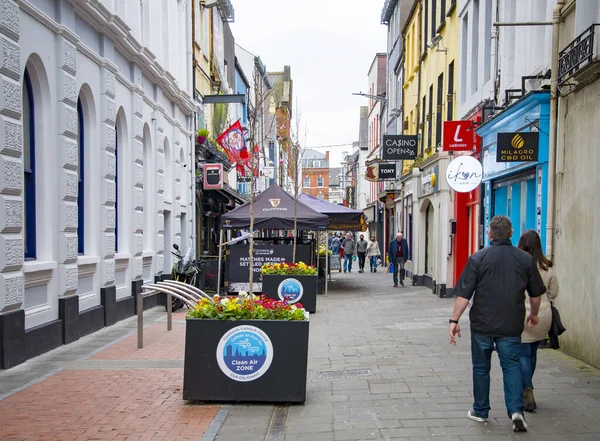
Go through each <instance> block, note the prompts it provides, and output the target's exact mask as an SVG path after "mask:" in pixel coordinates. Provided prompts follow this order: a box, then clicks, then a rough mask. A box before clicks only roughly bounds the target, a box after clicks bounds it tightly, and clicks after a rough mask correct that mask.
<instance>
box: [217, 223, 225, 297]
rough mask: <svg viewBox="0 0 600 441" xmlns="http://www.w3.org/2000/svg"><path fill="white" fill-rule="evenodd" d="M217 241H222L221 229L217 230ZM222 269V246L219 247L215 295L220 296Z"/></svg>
mask: <svg viewBox="0 0 600 441" xmlns="http://www.w3.org/2000/svg"><path fill="white" fill-rule="evenodd" d="M219 243H220V244H222V243H223V229H222V228H221V229H220V230H219ZM223 246H227V245H223ZM222 271H223V247H222V246H220V247H219V270H218V271H217V295H218V296H221V273H222Z"/></svg>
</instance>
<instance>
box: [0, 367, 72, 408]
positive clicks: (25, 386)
mask: <svg viewBox="0 0 600 441" xmlns="http://www.w3.org/2000/svg"><path fill="white" fill-rule="evenodd" d="M63 370H64V368H58V369H54V370H52V371H50V372H48V373H46V374H44V375H42V376H41V377H38V378H36V379H35V380H31V381H30V382H29V383H26V384H24V385H23V386H19V387H17V388H15V389H13V390H9V391H8V392H6V393H4V394H2V395H0V401H2V400H5V399H6V398H8V397H10V396H12V395H14V394H16V393H18V392H21V391H22V390H25V389H27V388H28V387H29V386H33V385H34V384H37V383H39V382H41V381H44V380H45V379H46V378H50V377H51V376H53V375H56V374H58V373H59V372H61V371H63Z"/></svg>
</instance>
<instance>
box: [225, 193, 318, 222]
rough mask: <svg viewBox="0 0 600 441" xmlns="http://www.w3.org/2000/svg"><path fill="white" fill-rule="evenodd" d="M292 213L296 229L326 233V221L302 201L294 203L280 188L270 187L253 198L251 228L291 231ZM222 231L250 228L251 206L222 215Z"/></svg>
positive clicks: (292, 198) (241, 207) (243, 206)
mask: <svg viewBox="0 0 600 441" xmlns="http://www.w3.org/2000/svg"><path fill="white" fill-rule="evenodd" d="M294 211H295V213H296V216H295V217H296V229H297V230H325V229H327V225H328V221H329V218H328V216H327V215H326V214H321V213H319V212H318V211H315V210H314V209H313V208H310V207H308V206H307V205H306V204H304V203H303V202H302V201H301V200H300V201H298V202H297V203H296V209H295V210H294V197H293V196H291V195H290V194H288V193H286V192H285V191H284V190H283V189H282V188H281V187H280V186H279V185H277V184H272V185H271V186H270V187H269V188H267V189H266V190H265V191H263V192H262V193H261V194H259V195H257V196H256V197H255V198H254V202H253V207H252V212H253V214H254V229H256V230H266V229H274V230H292V229H294ZM221 221H222V222H223V224H222V225H221V228H224V229H226V230H231V229H234V228H243V229H248V228H250V203H249V202H247V203H245V204H244V205H242V206H240V207H238V208H236V209H235V210H232V211H230V212H229V213H226V214H224V215H223V216H221Z"/></svg>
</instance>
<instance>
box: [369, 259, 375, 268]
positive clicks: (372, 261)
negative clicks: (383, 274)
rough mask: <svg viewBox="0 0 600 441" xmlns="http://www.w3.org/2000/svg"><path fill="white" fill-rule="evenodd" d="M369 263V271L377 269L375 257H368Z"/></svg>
mask: <svg viewBox="0 0 600 441" xmlns="http://www.w3.org/2000/svg"><path fill="white" fill-rule="evenodd" d="M369 263H370V264H371V269H377V256H371V257H369Z"/></svg>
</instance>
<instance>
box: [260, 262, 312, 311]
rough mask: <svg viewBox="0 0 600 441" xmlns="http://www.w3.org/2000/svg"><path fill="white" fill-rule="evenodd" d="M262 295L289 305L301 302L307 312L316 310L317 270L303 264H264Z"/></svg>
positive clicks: (262, 269)
mask: <svg viewBox="0 0 600 441" xmlns="http://www.w3.org/2000/svg"><path fill="white" fill-rule="evenodd" d="M260 272H261V274H262V283H263V284H262V293H263V294H264V295H266V296H267V297H269V298H271V299H274V300H285V301H286V302H287V303H289V304H294V303H296V302H299V301H302V304H303V305H304V309H306V310H307V311H308V312H315V311H316V310H317V269H316V268H315V267H314V266H312V265H310V266H309V265H306V264H305V263H304V262H298V263H274V264H268V263H267V264H264V265H263V266H262V267H261V270H260Z"/></svg>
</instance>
